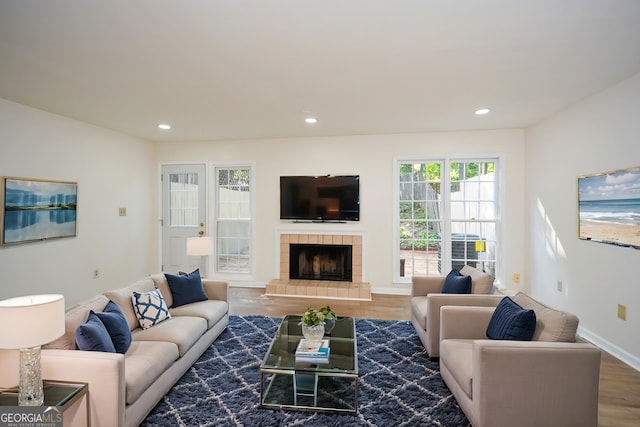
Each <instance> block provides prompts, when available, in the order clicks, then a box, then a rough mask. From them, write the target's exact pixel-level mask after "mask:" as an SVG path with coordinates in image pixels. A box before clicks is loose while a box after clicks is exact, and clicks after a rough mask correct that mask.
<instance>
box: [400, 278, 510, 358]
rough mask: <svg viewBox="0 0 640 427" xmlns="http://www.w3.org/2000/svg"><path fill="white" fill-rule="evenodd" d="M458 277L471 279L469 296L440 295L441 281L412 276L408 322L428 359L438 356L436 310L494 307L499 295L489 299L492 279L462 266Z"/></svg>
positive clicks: (438, 332) (437, 313)
mask: <svg viewBox="0 0 640 427" xmlns="http://www.w3.org/2000/svg"><path fill="white" fill-rule="evenodd" d="M460 274H462V275H465V276H471V283H472V288H471V294H442V293H441V292H442V285H443V283H444V280H445V278H444V277H434V276H413V277H412V278H411V283H412V291H411V293H412V298H411V322H412V323H413V326H414V328H415V329H416V332H417V333H418V336H419V337H420V341H422V344H423V345H424V347H425V348H426V349H427V354H429V357H431V358H437V357H439V355H440V350H439V345H440V308H441V307H442V306H445V305H461V306H465V305H469V306H487V307H495V306H496V305H498V303H499V302H500V299H501V298H502V295H493V293H494V288H493V281H494V278H493V276H491V275H489V274H487V273H484V272H482V271H480V270H477V269H475V268H473V267H470V266H468V265H465V266H464V267H463V268H462V269H460Z"/></svg>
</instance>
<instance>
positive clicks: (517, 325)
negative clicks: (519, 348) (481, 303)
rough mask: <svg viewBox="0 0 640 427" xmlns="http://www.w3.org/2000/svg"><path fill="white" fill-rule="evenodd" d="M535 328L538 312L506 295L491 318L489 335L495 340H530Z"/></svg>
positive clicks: (488, 327)
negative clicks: (521, 305)
mask: <svg viewBox="0 0 640 427" xmlns="http://www.w3.org/2000/svg"><path fill="white" fill-rule="evenodd" d="M535 330H536V313H535V312H534V311H533V310H528V309H524V308H522V307H520V306H519V305H518V304H516V303H515V302H513V300H512V299H511V298H509V297H504V298H503V299H502V300H501V301H500V303H498V305H497V307H496V309H495V311H494V312H493V315H492V316H491V319H490V320H489V326H487V336H488V337H489V338H491V339H493V340H516V341H529V340H531V337H532V336H533V333H534V331H535Z"/></svg>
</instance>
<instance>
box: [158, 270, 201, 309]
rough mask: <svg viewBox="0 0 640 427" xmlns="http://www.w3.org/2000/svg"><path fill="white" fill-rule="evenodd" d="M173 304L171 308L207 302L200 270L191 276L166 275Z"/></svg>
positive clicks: (190, 274)
mask: <svg viewBox="0 0 640 427" xmlns="http://www.w3.org/2000/svg"><path fill="white" fill-rule="evenodd" d="M165 276H166V277H167V282H169V289H171V296H172V297H173V304H172V305H171V306H170V307H180V306H181V305H185V304H191V303H192V302H199V301H206V300H207V295H206V294H205V293H204V288H203V287H202V279H201V278H200V270H198V269H196V270H195V271H193V272H191V273H189V274H183V275H175V274H165Z"/></svg>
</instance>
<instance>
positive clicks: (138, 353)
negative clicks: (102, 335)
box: [0, 274, 229, 427]
mask: <svg viewBox="0 0 640 427" xmlns="http://www.w3.org/2000/svg"><path fill="white" fill-rule="evenodd" d="M202 284H203V287H204V293H205V294H206V298H207V299H206V300H204V301H198V302H193V303H189V304H186V305H181V306H179V307H176V308H169V313H170V315H171V317H170V318H169V319H166V320H164V321H161V322H159V323H157V324H155V325H153V326H151V327H149V328H148V329H142V328H141V327H140V324H139V321H138V318H137V316H136V314H135V311H134V307H133V303H132V293H133V291H136V292H140V293H146V292H150V291H153V290H155V289H156V288H157V289H159V290H160V293H161V294H162V297H163V299H164V301H165V302H166V305H167V306H168V307H171V306H172V304H173V298H172V293H171V290H170V287H169V284H168V282H167V280H166V278H165V276H164V275H163V274H158V275H153V276H150V277H147V278H145V279H143V280H140V281H138V282H136V283H134V284H133V285H131V286H128V287H123V288H118V289H113V290H110V291H107V292H104V293H102V294H100V295H96V296H95V297H93V298H89V299H87V300H85V301H83V302H81V303H80V304H78V305H77V306H75V307H73V308H71V309H69V310H68V311H67V313H66V332H65V335H63V336H62V337H61V338H59V339H58V340H56V341H54V342H53V343H50V344H48V345H46V346H45V347H43V350H42V375H43V378H45V379H57V380H66V381H77V382H86V383H88V384H89V403H90V404H89V412H90V418H91V425H92V426H93V427H123V426H137V425H139V424H140V423H141V422H142V421H143V420H144V418H145V417H146V416H147V414H148V413H149V412H150V411H151V410H152V409H153V408H154V406H155V405H156V404H157V403H158V402H159V401H160V400H161V399H162V397H163V396H164V395H165V394H166V393H167V392H168V391H169V389H170V388H171V387H172V386H173V385H174V384H175V383H176V382H177V381H178V380H179V379H180V378H181V377H182V375H184V373H185V372H186V371H187V370H188V369H189V368H190V367H191V365H193V363H194V362H195V361H196V360H197V359H198V358H199V357H200V356H201V355H202V353H204V351H205V350H206V349H207V348H209V346H210V345H211V344H212V343H213V341H214V340H215V339H216V338H217V337H218V336H219V335H220V334H221V333H222V332H223V331H224V329H225V328H226V327H227V325H228V323H229V317H228V309H229V306H228V304H227V283H226V282H221V281H211V280H203V281H202ZM109 300H111V301H113V302H114V303H115V304H117V306H118V308H120V310H121V311H122V314H123V315H124V318H125V319H126V322H127V324H128V326H129V328H130V330H131V337H132V341H131V345H130V347H129V348H128V350H127V351H126V353H125V354H119V353H107V352H99V351H82V350H77V349H76V339H75V338H76V329H77V327H78V326H79V325H80V324H83V323H84V322H85V321H86V320H87V317H88V315H89V311H90V310H93V311H94V312H101V311H102V310H104V308H105V307H106V305H107V303H108V302H109ZM0 366H1V368H0V384H17V380H18V378H17V366H18V357H17V352H9V351H4V352H2V353H0ZM72 415H73V414H72ZM84 416H85V415H84V414H77V417H75V418H77V419H73V420H70V419H67V418H66V415H65V425H84V424H85V420H84V418H83V417H84Z"/></svg>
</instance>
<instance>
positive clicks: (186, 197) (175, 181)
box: [169, 173, 198, 227]
mask: <svg viewBox="0 0 640 427" xmlns="http://www.w3.org/2000/svg"><path fill="white" fill-rule="evenodd" d="M169 225H171V226H174V227H180V226H190V227H193V226H197V225H198V174H197V173H173V174H169Z"/></svg>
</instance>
